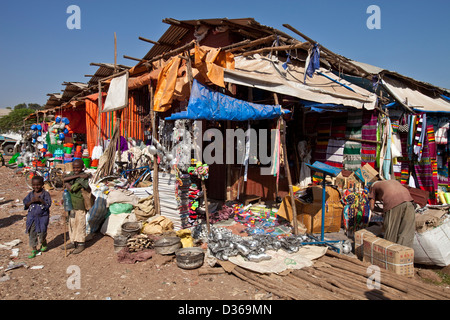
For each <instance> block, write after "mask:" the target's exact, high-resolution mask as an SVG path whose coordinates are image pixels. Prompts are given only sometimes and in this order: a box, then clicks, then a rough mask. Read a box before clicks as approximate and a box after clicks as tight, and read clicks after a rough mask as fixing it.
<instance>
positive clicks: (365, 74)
mask: <svg viewBox="0 0 450 320" xmlns="http://www.w3.org/2000/svg"><path fill="white" fill-rule="evenodd" d="M283 27H285V28H287V29H289V30H291V31H292V32H294V33H296V34H298V35H299V36H301V37H302V38H303V39H305V40H306V41H308V42H310V43H312V44H318V42H317V41H315V40H313V39H311V38H309V37H308V36H306V35H305V34H303V33H301V32H300V31H298V30H297V29H295V28H294V27H292V26H291V25H289V24H283ZM320 49H321V50H323V51H325V52H326V53H328V54H330V55H332V56H334V57H335V58H337V59H338V60H339V62H341V63H343V64H345V65H347V66H348V65H349V64H350V65H351V66H353V67H354V68H355V69H357V70H358V71H359V72H360V73H362V74H363V75H364V76H363V77H368V76H371V75H370V74H368V73H367V72H366V71H365V70H363V69H362V68H360V67H358V66H356V65H354V64H352V63H351V62H349V59H347V58H345V57H343V56H341V55H338V54H336V53H334V52H333V51H331V50H329V49H327V48H326V47H324V46H322V45H320Z"/></svg>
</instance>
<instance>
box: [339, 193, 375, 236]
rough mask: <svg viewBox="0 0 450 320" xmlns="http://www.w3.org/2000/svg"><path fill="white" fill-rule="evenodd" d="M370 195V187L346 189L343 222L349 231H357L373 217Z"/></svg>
mask: <svg viewBox="0 0 450 320" xmlns="http://www.w3.org/2000/svg"><path fill="white" fill-rule="evenodd" d="M368 195H369V190H368V188H366V189H364V190H361V191H354V192H352V191H350V190H345V191H344V194H343V197H342V200H341V201H342V203H343V205H344V210H343V219H342V223H343V227H344V230H346V231H347V232H348V231H353V232H355V231H358V230H360V229H364V228H365V227H367V226H368V224H369V222H370V219H371V211H370V205H369V199H368Z"/></svg>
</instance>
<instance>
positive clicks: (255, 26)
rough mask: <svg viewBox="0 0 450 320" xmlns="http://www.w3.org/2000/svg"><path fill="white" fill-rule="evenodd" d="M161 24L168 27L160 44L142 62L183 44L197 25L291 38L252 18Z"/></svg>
mask: <svg viewBox="0 0 450 320" xmlns="http://www.w3.org/2000/svg"><path fill="white" fill-rule="evenodd" d="M163 22H165V23H169V24H170V27H169V28H168V29H167V31H166V32H165V33H164V34H163V35H162V36H161V38H160V39H159V40H158V41H157V42H159V43H161V44H155V45H154V46H153V47H152V48H151V49H150V51H149V52H148V53H147V54H146V55H145V56H144V58H143V59H144V60H151V59H152V58H154V57H156V56H159V55H161V54H163V53H165V52H168V51H171V50H173V49H174V48H175V47H180V46H181V45H183V44H185V42H186V41H184V40H183V38H184V37H185V36H186V35H187V34H188V33H189V32H190V31H191V30H194V29H195V28H196V27H197V26H199V25H202V24H204V25H208V26H214V27H218V26H228V27H229V28H230V30H231V31H232V32H233V31H236V32H237V31H238V30H244V31H245V32H246V33H247V34H253V35H254V37H255V38H259V37H262V36H268V35H271V34H277V35H281V36H284V37H286V38H289V39H292V37H291V36H289V35H287V34H285V33H284V32H281V31H279V30H277V29H274V28H272V27H268V26H264V25H262V24H260V23H259V22H257V21H255V19H253V18H241V19H228V18H221V19H220V18H219V19H217V18H216V19H199V20H176V19H172V18H167V19H164V20H163Z"/></svg>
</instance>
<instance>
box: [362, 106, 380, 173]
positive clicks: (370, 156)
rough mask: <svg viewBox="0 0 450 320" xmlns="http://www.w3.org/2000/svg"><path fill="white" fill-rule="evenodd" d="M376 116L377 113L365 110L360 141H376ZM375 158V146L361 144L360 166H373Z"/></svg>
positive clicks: (373, 144) (372, 144)
mask: <svg viewBox="0 0 450 320" xmlns="http://www.w3.org/2000/svg"><path fill="white" fill-rule="evenodd" d="M377 127H378V114H377V111H369V110H365V111H364V114H363V122H362V129H361V139H363V140H369V141H378V137H377ZM376 156H377V144H375V143H364V142H363V143H361V166H364V165H365V164H367V163H368V164H370V165H372V166H375V161H376Z"/></svg>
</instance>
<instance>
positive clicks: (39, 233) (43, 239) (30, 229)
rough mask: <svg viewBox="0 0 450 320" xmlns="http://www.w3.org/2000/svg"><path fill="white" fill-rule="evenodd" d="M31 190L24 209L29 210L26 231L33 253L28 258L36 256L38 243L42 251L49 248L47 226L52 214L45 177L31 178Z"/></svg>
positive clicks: (50, 199)
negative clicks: (45, 188)
mask: <svg viewBox="0 0 450 320" xmlns="http://www.w3.org/2000/svg"><path fill="white" fill-rule="evenodd" d="M31 187H32V189H33V191H31V192H30V193H29V194H28V195H27V196H26V197H25V199H24V200H23V204H24V209H25V210H28V215H27V222H26V232H27V233H28V234H29V241H30V247H31V248H32V251H31V254H30V255H29V256H28V258H30V259H32V258H34V257H36V255H37V253H38V252H39V251H38V250H37V246H38V244H40V245H41V248H40V251H41V252H44V251H46V250H47V227H48V222H49V216H50V206H51V205H52V198H51V196H50V194H49V193H48V192H47V191H45V190H44V178H43V177H40V176H34V177H33V178H32V179H31Z"/></svg>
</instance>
